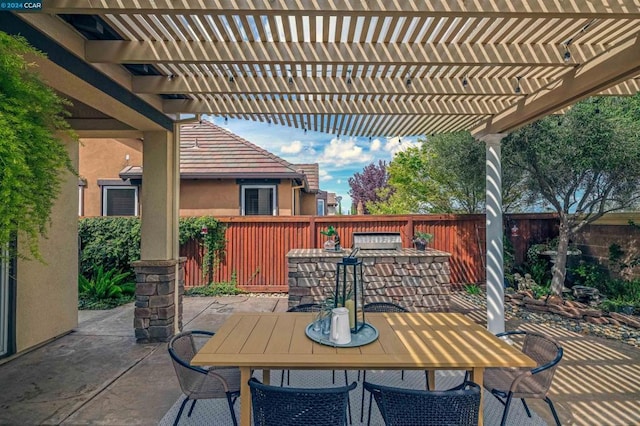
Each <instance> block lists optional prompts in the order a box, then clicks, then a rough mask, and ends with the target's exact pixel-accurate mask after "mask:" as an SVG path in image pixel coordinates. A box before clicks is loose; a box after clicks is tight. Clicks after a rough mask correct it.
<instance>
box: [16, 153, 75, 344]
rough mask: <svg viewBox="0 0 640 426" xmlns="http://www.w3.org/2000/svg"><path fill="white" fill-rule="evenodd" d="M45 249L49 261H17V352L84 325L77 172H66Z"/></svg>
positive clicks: (45, 257) (44, 255)
mask: <svg viewBox="0 0 640 426" xmlns="http://www.w3.org/2000/svg"><path fill="white" fill-rule="evenodd" d="M67 149H68V151H69V155H70V157H71V160H72V162H73V164H74V165H75V166H76V167H77V165H78V143H77V142H68V143H67ZM18 244H20V240H18ZM40 251H41V254H42V257H43V260H44V263H43V262H39V261H37V260H25V259H18V261H17V268H16V281H17V283H16V289H17V292H16V324H15V327H16V352H17V353H19V352H22V351H24V350H25V349H28V348H31V347H33V346H36V345H38V344H40V343H43V342H46V341H48V340H50V339H52V338H54V337H56V336H59V335H61V334H65V333H67V332H69V331H70V330H71V329H73V328H74V327H76V326H77V325H78V178H77V176H74V175H72V174H71V173H66V174H65V179H64V181H63V183H62V187H61V192H60V195H59V197H58V199H57V200H56V202H55V205H54V206H53V211H52V215H51V227H50V229H49V230H48V238H47V239H41V241H40Z"/></svg>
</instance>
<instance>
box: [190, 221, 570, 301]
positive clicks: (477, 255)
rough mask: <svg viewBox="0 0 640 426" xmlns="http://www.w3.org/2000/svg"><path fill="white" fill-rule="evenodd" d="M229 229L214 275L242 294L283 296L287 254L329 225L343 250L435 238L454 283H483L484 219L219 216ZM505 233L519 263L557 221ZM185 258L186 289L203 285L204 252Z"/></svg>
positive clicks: (515, 224) (317, 241)
mask: <svg viewBox="0 0 640 426" xmlns="http://www.w3.org/2000/svg"><path fill="white" fill-rule="evenodd" d="M217 219H218V220H220V221H221V222H223V223H225V224H226V225H227V230H226V240H227V246H226V255H225V257H224V259H222V260H221V261H220V264H219V266H218V267H217V268H216V269H215V270H214V272H213V281H215V282H221V281H230V280H231V279H232V277H233V276H234V275H235V278H236V280H237V282H238V286H239V287H240V288H241V289H243V290H246V291H261V292H286V291H288V284H287V259H286V254H287V253H288V252H289V250H291V249H294V248H320V247H322V244H323V243H324V240H325V239H326V237H325V236H323V235H322V234H320V231H322V230H323V229H326V228H327V227H328V226H329V225H333V226H334V227H335V228H336V230H337V231H338V234H339V235H340V239H341V241H342V246H343V247H345V248H348V247H351V238H352V234H353V233H354V232H382V231H386V232H400V234H401V236H402V246H403V247H411V238H412V236H413V232H414V231H424V232H429V233H431V234H433V237H434V238H433V241H432V242H431V243H430V246H431V247H433V248H436V249H438V250H442V251H446V252H449V253H451V282H452V283H483V282H484V281H485V270H484V254H485V247H484V245H485V216H484V215H408V216H406V215H404V216H392V215H387V216H289V217H256V216H252V217H223V218H217ZM504 224H505V234H506V235H508V236H509V238H510V240H511V242H512V244H513V245H514V248H515V255H516V262H517V263H519V262H522V261H523V260H524V258H525V253H526V250H527V249H528V247H529V246H530V245H531V244H533V243H537V242H542V241H544V240H546V239H550V238H553V237H554V236H556V235H557V226H558V221H557V218H556V216H555V215H552V214H515V215H506V216H505V220H504ZM180 254H181V256H186V257H187V264H186V271H185V272H186V276H185V285H186V286H187V287H193V286H198V285H203V284H204V283H205V282H206V281H207V280H205V279H203V277H202V270H201V265H202V252H201V248H200V246H199V244H198V242H196V241H192V242H189V243H187V244H185V245H183V246H182V247H181V249H180Z"/></svg>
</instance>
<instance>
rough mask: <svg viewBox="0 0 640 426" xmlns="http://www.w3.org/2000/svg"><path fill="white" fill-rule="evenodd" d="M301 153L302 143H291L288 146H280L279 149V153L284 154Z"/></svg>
mask: <svg viewBox="0 0 640 426" xmlns="http://www.w3.org/2000/svg"><path fill="white" fill-rule="evenodd" d="M300 151H302V142H300V141H293V142H291V143H290V144H289V145H282V146H281V147H280V152H284V153H285V154H299V153H300Z"/></svg>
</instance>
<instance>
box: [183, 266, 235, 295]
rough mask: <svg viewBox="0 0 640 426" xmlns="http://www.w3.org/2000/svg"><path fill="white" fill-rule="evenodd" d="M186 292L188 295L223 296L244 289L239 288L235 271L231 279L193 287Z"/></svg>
mask: <svg viewBox="0 0 640 426" xmlns="http://www.w3.org/2000/svg"><path fill="white" fill-rule="evenodd" d="M184 293H185V295H187V296H223V295H235V294H240V293H242V290H240V289H239V288H238V280H237V278H236V273H235V271H234V272H233V273H232V274H231V281H223V282H217V283H210V284H209V285H206V286H204V287H193V288H190V289H187V290H186V291H185V292H184Z"/></svg>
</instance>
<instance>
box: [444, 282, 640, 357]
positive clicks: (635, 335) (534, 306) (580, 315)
mask: <svg viewBox="0 0 640 426" xmlns="http://www.w3.org/2000/svg"><path fill="white" fill-rule="evenodd" d="M530 296H532V295H531V294H530V293H528V292H520V293H519V294H518V293H514V294H506V295H505V316H506V317H507V319H511V318H518V319H521V320H523V321H525V322H528V323H538V324H547V325H549V326H551V327H557V328H563V329H566V330H570V331H573V332H576V333H579V334H585V335H594V336H599V337H604V338H607V339H615V340H619V341H621V342H624V343H626V344H629V345H632V346H635V347H638V348H640V317H638V316H635V315H625V314H620V313H615V312H612V313H606V312H602V311H600V310H598V309H594V308H593V307H589V306H587V305H585V304H584V303H580V302H576V301H571V300H565V301H563V303H562V305H544V303H543V304H540V301H541V300H542V301H543V302H544V299H540V300H536V299H533V298H532V297H530ZM455 297H456V298H462V299H466V300H468V302H470V303H471V304H473V305H475V306H477V307H478V308H477V309H478V310H479V311H484V310H486V295H483V294H481V295H472V294H468V293H464V292H457V293H456V295H455ZM525 300H527V301H529V303H527V304H525V302H524V301H525ZM554 310H555V311H557V313H556V312H553V311H554Z"/></svg>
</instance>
